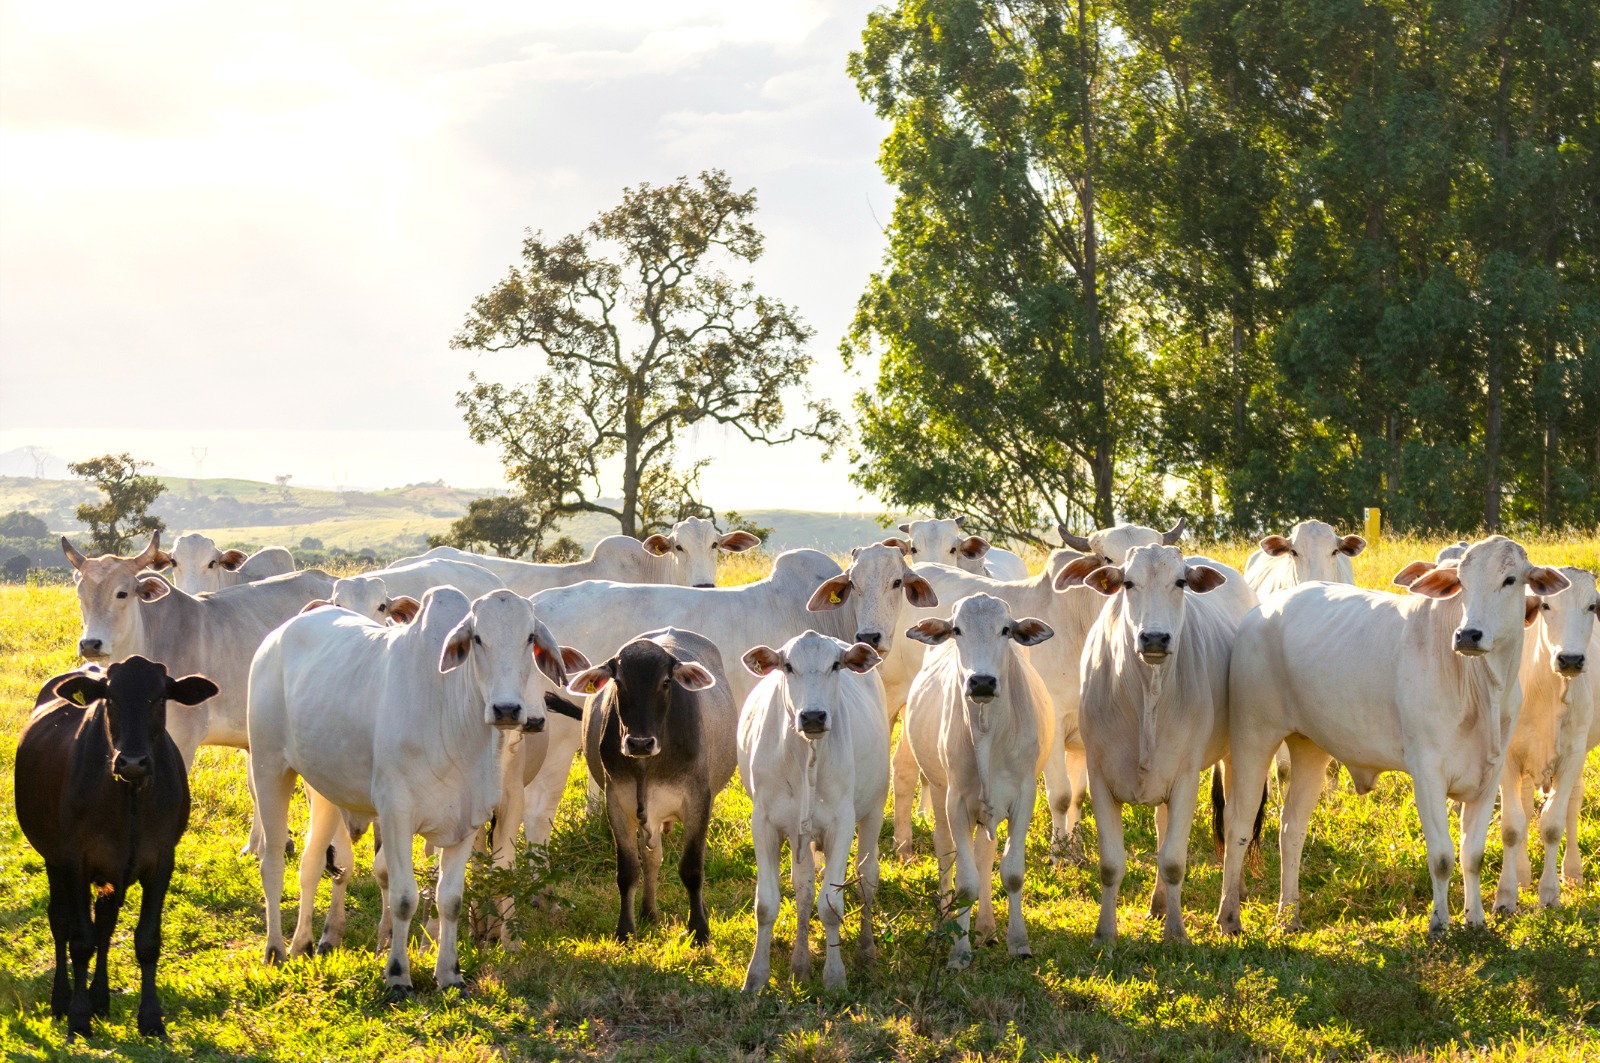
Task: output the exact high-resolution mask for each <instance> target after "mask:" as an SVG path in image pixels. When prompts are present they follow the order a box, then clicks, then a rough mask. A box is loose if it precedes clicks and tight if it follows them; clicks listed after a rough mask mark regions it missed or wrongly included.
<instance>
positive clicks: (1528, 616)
mask: <svg viewBox="0 0 1600 1063" xmlns="http://www.w3.org/2000/svg"><path fill="white" fill-rule="evenodd" d="M1543 604H1544V599H1543V598H1541V597H1539V596H1538V595H1537V594H1530V595H1527V596H1526V599H1525V600H1524V601H1523V603H1522V626H1523V627H1532V626H1533V622H1534V621H1535V620H1537V619H1539V607H1540V606H1542V605H1543Z"/></svg>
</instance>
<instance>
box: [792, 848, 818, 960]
mask: <svg viewBox="0 0 1600 1063" xmlns="http://www.w3.org/2000/svg"><path fill="white" fill-rule="evenodd" d="M789 881H790V882H792V883H794V952H793V953H792V954H791V955H790V956H789V973H790V975H792V976H793V977H794V979H795V981H797V982H803V981H805V980H806V979H808V978H810V977H811V912H812V909H813V908H814V907H815V905H816V901H817V860H816V854H815V853H813V852H812V851H811V839H810V838H809V837H808V836H806V835H803V834H794V835H791V836H790V838H789Z"/></svg>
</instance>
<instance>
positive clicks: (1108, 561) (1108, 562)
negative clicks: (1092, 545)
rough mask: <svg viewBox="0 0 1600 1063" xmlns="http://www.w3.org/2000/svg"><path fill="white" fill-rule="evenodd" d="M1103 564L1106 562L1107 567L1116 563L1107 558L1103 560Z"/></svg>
mask: <svg viewBox="0 0 1600 1063" xmlns="http://www.w3.org/2000/svg"><path fill="white" fill-rule="evenodd" d="M1105 562H1106V564H1108V565H1114V564H1116V562H1115V561H1113V560H1111V559H1110V558H1109V557H1108V558H1106V559H1105Z"/></svg>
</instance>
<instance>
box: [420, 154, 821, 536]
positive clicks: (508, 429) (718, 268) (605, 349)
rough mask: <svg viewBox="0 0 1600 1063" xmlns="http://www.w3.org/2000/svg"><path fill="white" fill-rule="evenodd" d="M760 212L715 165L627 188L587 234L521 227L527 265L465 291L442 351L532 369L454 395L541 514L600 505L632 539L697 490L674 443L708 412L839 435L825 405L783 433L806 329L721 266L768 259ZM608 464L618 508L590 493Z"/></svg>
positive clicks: (760, 438) (752, 432)
mask: <svg viewBox="0 0 1600 1063" xmlns="http://www.w3.org/2000/svg"><path fill="white" fill-rule="evenodd" d="M755 211H756V197H755V192H754V191H753V190H751V191H746V192H737V191H734V189H733V188H732V185H731V183H730V182H729V180H728V177H727V175H726V174H724V173H723V172H722V171H720V170H711V171H707V172H704V173H702V174H701V175H700V177H699V180H698V181H690V180H689V179H688V178H687V177H680V178H679V179H678V180H676V181H674V182H672V183H671V184H668V185H663V186H660V187H654V186H651V185H648V184H641V185H639V186H638V187H637V188H628V189H624V191H623V196H622V202H621V203H620V204H618V205H617V206H616V207H614V208H612V209H611V210H608V211H606V212H604V213H602V214H601V215H600V216H599V217H598V218H596V219H595V221H593V222H591V223H590V224H589V225H588V226H587V227H586V228H585V229H584V230H583V231H582V232H581V233H574V234H571V235H568V236H565V237H562V238H560V239H557V240H547V239H546V238H545V237H544V234H543V233H538V232H529V233H528V234H527V235H526V237H525V238H524V240H523V244H522V262H521V264H520V265H518V266H513V267H512V269H511V272H510V274H509V275H508V276H507V277H506V278H505V279H504V280H502V281H500V282H499V283H498V284H496V285H495V286H494V287H493V288H492V289H490V291H489V292H488V293H487V294H485V295H482V296H480V297H479V298H478V299H476V300H475V301H474V302H473V305H472V310H471V312H470V313H469V314H468V316H467V319H466V322H465V324H464V325H463V326H462V328H461V331H460V332H459V333H458V334H457V335H456V336H455V338H454V339H453V340H452V341H451V346H452V347H455V348H458V349H470V350H478V351H506V350H526V351H528V352H530V353H531V354H532V355H533V357H532V358H531V359H530V360H529V361H530V368H531V369H532V370H533V371H535V372H536V373H538V375H537V376H536V378H535V379H534V380H533V381H532V382H531V383H529V384H525V385H516V386H512V385H506V384H503V383H498V382H491V381H488V380H482V379H479V377H478V375H477V374H476V373H474V374H472V376H471V378H470V379H471V382H472V386H471V387H470V388H468V389H467V390H466V391H463V392H461V393H460V394H459V395H458V405H459V406H460V407H461V409H462V411H463V414H464V417H465V420H466V422H467V428H468V430H469V432H470V433H471V435H472V438H473V440H474V441H475V442H478V443H482V444H486V445H494V446H496V447H498V448H499V449H500V453H501V457H502V460H503V461H504V462H505V464H506V468H507V472H508V475H509V477H510V479H511V480H512V481H513V482H514V483H515V484H516V485H517V486H518V487H519V488H521V490H522V491H523V493H524V494H525V495H526V497H527V503H528V505H530V506H531V507H532V509H533V511H534V512H536V513H537V514H539V516H540V519H544V518H545V517H554V516H560V515H566V514H571V513H576V512H584V511H587V512H592V513H604V514H607V515H608V516H611V517H615V518H616V520H617V522H618V524H619V525H620V526H621V529H622V531H623V533H624V534H627V535H635V536H638V535H642V534H643V533H644V532H646V531H648V530H650V527H651V525H652V523H654V522H657V521H659V520H662V519H665V516H666V515H667V514H669V513H676V512H678V511H680V510H681V509H682V508H683V504H684V503H685V502H686V501H687V502H690V503H692V502H693V499H692V497H688V495H690V494H692V491H693V480H694V471H695V470H692V469H691V470H689V471H688V472H687V473H685V472H684V471H683V470H679V469H677V468H676V467H675V465H674V458H675V446H676V441H677V436H678V433H679V432H680V431H681V430H682V429H684V428H686V427H688V426H690V425H694V424H698V423H701V422H703V421H712V422H715V423H718V424H724V425H730V426H732V427H733V428H735V429H737V430H738V431H739V432H740V433H741V434H742V435H744V436H745V437H746V438H747V439H750V440H754V441H757V442H762V443H768V444H778V443H784V442H789V441H791V440H794V439H799V438H802V437H805V438H812V439H820V440H823V441H824V442H828V443H830V444H831V443H832V442H833V441H834V440H835V439H836V438H837V434H838V431H839V418H838V414H837V413H836V412H835V411H834V410H832V409H831V408H829V407H828V406H827V405H826V404H825V403H823V402H820V401H810V400H807V401H806V402H805V408H806V417H805V418H804V420H803V423H800V424H796V425H791V426H790V427H788V428H787V429H785V428H784V425H785V424H786V422H787V420H788V416H787V415H788V405H787V404H786V402H785V399H784V395H785V393H786V392H788V391H791V390H794V389H801V388H803V386H804V382H805V376H806V372H807V370H808V369H809V368H810V365H811V358H810V356H809V355H808V354H806V352H805V345H806V342H807V341H808V340H809V339H810V338H811V335H812V332H811V329H810V328H809V327H807V326H806V325H805V324H804V323H803V322H802V321H801V320H800V318H799V317H798V316H797V315H796V314H795V313H794V311H793V310H791V309H790V308H789V307H788V306H786V305H785V304H784V303H782V302H780V301H778V300H776V299H772V298H770V297H768V296H765V295H762V294H760V293H758V292H757V291H756V289H755V286H754V283H753V282H752V281H750V280H748V279H746V280H742V281H740V280H736V279H734V278H733V277H731V276H729V275H728V274H727V273H726V272H724V271H723V268H722V267H723V266H724V265H725V264H727V265H731V266H735V267H739V266H748V265H749V264H751V263H753V262H755V261H756V260H757V259H758V258H759V257H760V256H761V252H762V243H763V241H762V236H761V233H760V232H759V231H758V230H757V229H756V228H755V226H754V224H753V223H752V221H751V219H752V217H753V216H754V214H755ZM613 460H615V461H618V462H619V463H620V465H621V475H622V482H621V485H620V487H621V496H622V497H621V500H620V502H618V503H616V504H614V505H613V504H608V503H607V502H603V501H601V500H600V498H599V493H600V472H601V465H602V463H607V462H610V461H613Z"/></svg>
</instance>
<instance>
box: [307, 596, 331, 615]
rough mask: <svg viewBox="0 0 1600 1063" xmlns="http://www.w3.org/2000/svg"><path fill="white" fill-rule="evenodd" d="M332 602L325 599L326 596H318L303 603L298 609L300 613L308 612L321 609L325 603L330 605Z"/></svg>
mask: <svg viewBox="0 0 1600 1063" xmlns="http://www.w3.org/2000/svg"><path fill="white" fill-rule="evenodd" d="M332 604H333V603H332V602H330V601H328V599H326V598H318V599H317V600H316V601H314V602H307V603H306V604H305V605H303V606H301V608H300V611H301V612H302V613H309V612H311V610H313V609H321V608H322V607H323V606H325V605H332Z"/></svg>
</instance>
